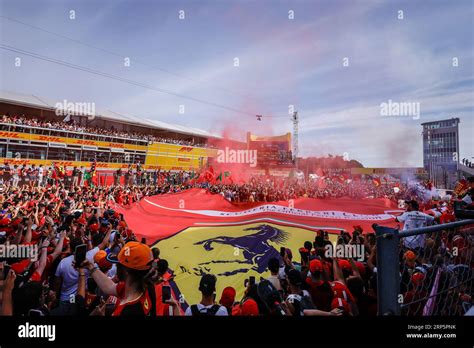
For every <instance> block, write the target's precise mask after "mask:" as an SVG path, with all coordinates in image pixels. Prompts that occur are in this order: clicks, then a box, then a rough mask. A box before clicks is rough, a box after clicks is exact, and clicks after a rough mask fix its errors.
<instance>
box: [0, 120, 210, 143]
mask: <svg viewBox="0 0 474 348" xmlns="http://www.w3.org/2000/svg"><path fill="white" fill-rule="evenodd" d="M0 123H7V124H12V125H23V126H30V127H40V128H47V129H54V130H62V131H70V132H77V133H88V134H92V135H106V136H110V137H116V138H126V139H136V140H146V141H148V142H153V143H167V144H175V145H183V146H196V147H205V146H207V145H206V143H204V142H196V141H194V140H186V139H176V138H166V137H159V136H154V135H151V134H149V133H140V132H130V131H120V130H118V129H114V127H113V126H111V127H110V128H105V127H92V126H89V127H86V126H82V125H80V124H78V123H77V122H75V121H69V122H64V121H59V120H57V121H50V120H39V119H37V118H34V117H33V118H30V117H28V118H27V117H25V116H9V115H3V116H2V117H1V119H0ZM69 137H74V134H73V133H71V134H70V136H69Z"/></svg>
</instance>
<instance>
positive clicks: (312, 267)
mask: <svg viewBox="0 0 474 348" xmlns="http://www.w3.org/2000/svg"><path fill="white" fill-rule="evenodd" d="M309 271H310V272H311V274H314V273H316V272H322V271H323V263H322V262H321V261H320V260H318V259H313V260H311V261H310V263H309Z"/></svg>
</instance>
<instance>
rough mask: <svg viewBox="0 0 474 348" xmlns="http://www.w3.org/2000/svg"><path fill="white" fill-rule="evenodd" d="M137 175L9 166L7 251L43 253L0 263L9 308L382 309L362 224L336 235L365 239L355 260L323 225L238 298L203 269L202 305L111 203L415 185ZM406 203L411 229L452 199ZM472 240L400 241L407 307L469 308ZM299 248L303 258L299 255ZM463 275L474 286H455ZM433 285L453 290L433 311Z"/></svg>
mask: <svg viewBox="0 0 474 348" xmlns="http://www.w3.org/2000/svg"><path fill="white" fill-rule="evenodd" d="M7 165H8V164H7ZM4 168H5V167H4ZM53 169H54V168H53ZM43 175H44V174H43ZM117 178H119V175H117ZM137 178H140V177H139V176H136V177H135V179H134V182H131V183H128V182H127V183H125V184H119V183H118V182H116V185H111V186H108V187H103V186H96V185H93V184H91V183H87V184H86V182H85V181H83V178H80V179H78V180H77V181H75V182H74V185H67V184H66V182H65V181H64V177H62V176H61V175H58V176H57V177H55V178H53V177H47V178H46V179H45V178H44V177H43V179H42V180H39V176H33V181H32V182H31V181H28V182H23V181H21V180H18V181H14V180H15V179H14V178H13V177H9V178H8V179H7V178H5V171H3V174H2V179H3V182H2V184H0V204H1V210H0V246H3V247H4V246H15V247H17V248H18V247H29V248H31V249H32V250H33V249H34V248H37V249H36V250H37V251H38V255H37V258H35V259H32V258H31V257H21V256H19V255H17V256H16V257H5V258H4V259H3V262H1V263H0V267H1V268H2V269H3V270H1V269H0V275H2V274H3V277H4V280H3V282H2V283H3V284H0V287H1V289H2V292H1V313H2V314H3V315H19V316H22V315H25V316H26V315H29V316H33V315H79V316H83V315H107V316H108V315H113V316H122V315H123V316H125V315H150V316H155V315H159V316H161V315H165V316H168V315H174V316H179V315H193V316H196V315H233V316H241V315H243V316H248V315H285V316H303V315H304V316H311V315H314V316H341V315H348V316H373V315H376V314H377V277H376V272H377V270H376V266H375V265H376V259H377V250H376V247H375V246H376V238H375V234H374V233H373V232H372V231H362V229H361V228H360V227H359V226H355V227H354V231H353V232H352V233H349V232H341V234H340V235H339V236H338V241H337V244H338V245H360V246H363V249H362V250H364V252H363V254H362V255H359V256H360V257H359V258H358V259H352V258H347V259H345V258H336V257H330V256H328V254H327V253H326V250H327V248H328V247H329V246H330V245H332V244H331V242H330V241H329V234H328V233H327V232H326V231H319V232H318V233H317V235H316V237H315V239H314V241H307V242H305V243H304V245H302V246H301V248H300V249H299V250H290V249H288V248H282V250H281V251H280V256H279V257H276V258H272V259H270V260H269V261H268V265H267V268H268V271H269V274H270V275H269V276H268V277H266V278H265V279H264V278H262V279H258V280H257V279H255V278H252V277H250V278H249V279H248V282H247V286H246V290H245V293H244V296H243V297H242V298H236V290H235V289H234V288H232V287H226V288H224V290H223V292H222V294H216V282H217V281H218V280H217V278H216V277H215V276H214V275H211V274H204V275H203V276H202V279H201V281H200V283H199V287H198V288H197V289H196V291H199V292H200V293H201V295H202V298H201V301H200V302H199V303H186V302H185V301H181V298H180V296H179V294H178V293H176V291H175V287H172V286H170V285H171V283H172V282H173V278H174V272H173V270H172V269H170V268H169V264H168V262H167V261H166V260H165V259H163V258H160V250H159V249H158V248H156V247H155V248H150V247H149V246H148V245H147V244H146V240H143V239H141V240H138V238H137V235H140V231H132V230H131V229H130V228H129V227H128V225H127V222H126V221H125V219H124V217H123V215H122V214H120V213H118V212H116V211H114V209H113V208H114V206H115V204H120V205H126V204H131V203H133V202H137V201H139V200H140V199H142V198H143V197H145V196H151V195H156V194H164V193H169V192H178V191H181V190H186V189H188V188H192V187H203V188H206V189H208V190H210V191H211V192H215V193H220V194H222V195H223V196H224V197H227V198H229V196H228V192H229V191H232V193H233V195H232V196H231V197H230V200H232V201H235V202H250V201H252V199H251V198H250V197H253V201H267V202H268V201H274V200H279V199H290V198H293V197H294V198H296V197H303V196H308V197H328V198H338V197H342V196H346V195H347V196H354V197H359V196H360V195H365V196H370V197H381V196H387V197H388V198H391V199H399V198H401V197H406V195H410V193H409V189H408V188H407V187H404V186H399V192H398V193H396V194H395V193H394V192H393V189H392V188H393V187H392V185H380V184H378V185H377V184H374V183H372V184H370V182H369V181H360V182H359V181H357V182H354V181H351V182H348V181H347V180H346V181H345V182H336V181H334V182H333V181H332V180H329V181H328V182H326V184H325V185H324V187H323V188H316V187H313V186H312V185H315V184H312V183H310V182H308V181H305V180H303V181H298V180H296V179H286V180H283V181H280V180H277V179H272V178H269V177H259V178H252V179H251V180H250V181H249V182H248V183H245V184H240V185H238V184H232V185H224V184H219V183H216V182H215V180H214V182H213V183H210V182H197V180H196V178H195V176H194V175H192V174H190V173H184V172H179V173H170V172H158V173H157V174H156V180H155V181H154V182H150V183H148V184H147V183H146V182H145V183H144V182H142V181H140V182H137V181H136V180H137ZM470 185H471V187H470V191H468V192H467V193H466V197H470V199H472V192H473V187H474V184H473V183H472V180H471V184H470ZM320 190H323V191H320ZM254 192H255V193H254ZM466 203H469V202H468V200H466ZM407 204H408V209H407V212H406V213H404V214H402V215H401V216H399V217H398V221H399V222H400V223H403V225H404V227H405V228H413V227H414V226H415V227H422V226H427V225H429V224H432V223H444V222H448V221H451V220H452V218H453V216H452V214H450V213H449V209H450V207H449V206H447V207H444V210H443V209H440V208H441V207H440V206H438V205H436V206H434V205H433V208H434V209H432V214H431V215H428V214H425V213H423V212H420V211H419V205H418V203H417V202H416V201H415V200H410V201H409V202H408V203H407ZM431 204H434V203H431ZM436 204H437V203H436ZM469 204H471V205H472V200H471V201H470V203H469ZM436 209H438V210H436ZM472 245H473V240H472V238H471V237H470V235H468V234H465V233H461V232H459V231H458V230H446V231H444V232H442V233H433V234H427V235H421V236H417V237H412V238H406V239H405V240H404V241H403V243H402V245H401V249H400V250H401V252H400V272H401V275H402V282H401V291H402V294H403V300H404V304H406V306H405V307H404V311H405V313H406V314H409V315H419V314H425V315H426V314H433V315H435V314H439V315H453V314H459V315H461V314H464V312H465V306H466V303H467V304H471V303H472V299H471V295H472V293H471V292H472ZM4 250H5V249H4ZM297 253H299V257H298V256H294V255H295V254H297ZM440 269H442V270H443V271H442V272H441V273H440V272H439V270H440ZM438 273H439V274H440V275H438ZM466 274H468V276H466ZM469 277H470V278H469ZM459 279H463V280H465V279H471V281H467V282H464V283H463V282H461V283H460V284H459ZM435 283H436V286H437V288H438V289H440V290H446V292H445V293H444V294H443V296H437V298H435V299H436V301H437V302H436V306H429V305H428V301H429V298H430V297H429V296H428V295H429V293H430V291H431V289H432V288H433V286H434V284H435ZM453 284H458V286H455V287H453ZM453 289H454V290H453ZM447 295H449V296H447ZM431 307H433V308H434V309H433V308H431ZM427 308H428V309H427Z"/></svg>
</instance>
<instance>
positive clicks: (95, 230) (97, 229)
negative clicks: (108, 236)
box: [89, 224, 99, 233]
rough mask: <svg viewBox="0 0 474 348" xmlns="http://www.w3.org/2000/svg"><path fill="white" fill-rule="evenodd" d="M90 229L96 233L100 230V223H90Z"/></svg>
mask: <svg viewBox="0 0 474 348" xmlns="http://www.w3.org/2000/svg"><path fill="white" fill-rule="evenodd" d="M89 230H90V231H91V232H94V233H95V232H97V231H99V225H98V224H92V225H89Z"/></svg>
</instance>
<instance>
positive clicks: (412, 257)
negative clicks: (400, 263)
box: [405, 250, 416, 262]
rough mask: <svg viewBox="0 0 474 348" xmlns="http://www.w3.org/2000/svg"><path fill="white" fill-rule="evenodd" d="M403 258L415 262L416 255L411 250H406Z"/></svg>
mask: <svg viewBox="0 0 474 348" xmlns="http://www.w3.org/2000/svg"><path fill="white" fill-rule="evenodd" d="M405 260H407V261H408V262H415V260H416V255H415V253H414V252H413V251H411V250H408V251H407V252H406V253H405Z"/></svg>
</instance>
